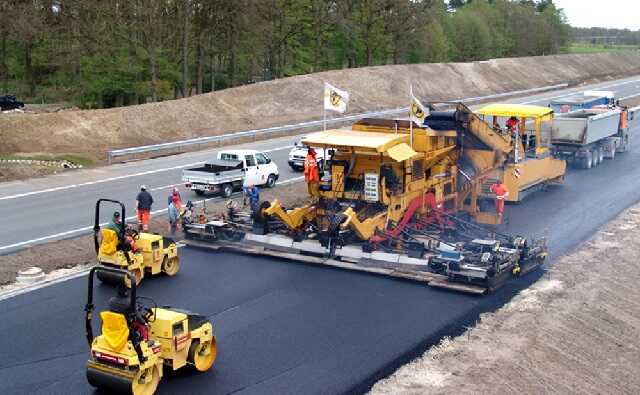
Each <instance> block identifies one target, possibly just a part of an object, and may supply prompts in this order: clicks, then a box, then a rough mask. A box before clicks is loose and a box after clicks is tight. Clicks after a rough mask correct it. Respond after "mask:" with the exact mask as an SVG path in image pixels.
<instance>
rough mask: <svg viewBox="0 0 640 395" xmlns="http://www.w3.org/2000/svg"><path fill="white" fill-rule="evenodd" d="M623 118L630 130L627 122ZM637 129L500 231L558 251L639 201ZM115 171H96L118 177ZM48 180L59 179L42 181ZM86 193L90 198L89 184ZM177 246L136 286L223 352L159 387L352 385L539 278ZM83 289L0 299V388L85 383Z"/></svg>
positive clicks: (72, 285)
mask: <svg viewBox="0 0 640 395" xmlns="http://www.w3.org/2000/svg"><path fill="white" fill-rule="evenodd" d="M638 85H640V82H637V81H634V82H633V83H628V84H624V85H618V86H616V87H614V88H613V89H619V90H618V95H619V96H625V95H632V94H636V93H637V92H640V88H639V87H638ZM623 88H624V89H623ZM583 89H584V88H583ZM559 94H560V93H556V95H559ZM548 96H553V95H549V94H548V95H547V97H548ZM633 126H634V130H633V131H634V132H638V131H639V129H638V127H637V124H634V125H633ZM639 142H640V139H639V138H637V136H632V148H631V151H630V152H628V153H625V154H622V155H619V156H616V158H615V159H614V160H606V161H605V162H604V163H603V164H601V165H600V166H599V167H596V168H595V169H591V170H574V169H571V170H570V171H569V172H568V175H567V178H566V181H565V183H564V185H562V186H558V187H554V188H550V189H549V190H548V191H546V192H541V193H536V194H533V195H531V196H530V197H528V198H527V199H526V200H525V201H524V202H522V203H521V204H519V205H510V206H508V208H507V216H508V219H509V224H508V225H507V226H506V228H507V230H508V231H511V232H514V233H522V234H526V235H531V234H533V235H546V236H548V237H549V240H550V243H549V245H550V248H551V252H552V254H553V255H556V256H557V255H558V254H561V253H564V252H566V251H567V250H568V249H570V248H572V247H574V246H576V245H577V243H579V242H580V241H582V240H584V239H586V238H588V237H589V236H590V235H592V234H593V232H594V231H595V230H596V229H597V228H598V227H599V226H601V225H602V224H604V223H606V222H607V221H609V220H610V219H611V218H613V217H614V216H615V215H617V214H618V213H619V212H620V211H622V210H623V209H625V208H626V207H628V206H630V205H631V204H633V203H635V202H637V201H639V200H640V188H637V187H636V186H637V185H639V181H640V147H639V146H637V145H634V144H638V143H639ZM264 144H269V143H268V142H265V143H264ZM287 151H288V149H285V150H282V152H279V151H273V152H272V157H273V158H274V159H275V160H276V161H278V160H282V159H278V158H284V157H285V156H286V152H287ZM277 152H279V153H280V154H281V157H280V156H277V155H276V153H277ZM190 155H191V157H193V155H196V154H190ZM198 155H200V154H198ZM173 159H175V160H178V159H180V158H173ZM164 160H167V158H164ZM185 163H187V162H185ZM279 164H280V163H279ZM143 165H145V166H146V164H141V165H140V166H143ZM126 166H129V165H123V166H121V167H116V168H114V169H113V170H112V172H117V171H121V169H122V167H126ZM174 166H176V165H174ZM281 168H282V169H284V166H282V165H281ZM137 171H145V170H144V168H138V170H137ZM114 174H117V173H111V174H109V175H105V174H103V177H114V176H117V175H114ZM154 174H155V173H154ZM167 174H168V173H165V174H161V175H158V177H159V179H158V181H159V182H160V183H162V182H164V183H167V181H168V180H167V178H168V175H167ZM160 176H162V177H160ZM294 176H295V175H294ZM96 179H97V178H96ZM46 181H47V182H50V181H49V180H46ZM56 182H57V181H56ZM75 182H78V181H77V180H76V181H75ZM81 182H86V181H81ZM145 182H146V183H147V185H149V186H150V187H151V186H152V185H153V184H152V183H151V182H150V181H147V180H146V179H145ZM169 182H170V180H169ZM120 183H122V185H121V188H122V191H123V193H130V196H133V195H134V194H135V190H134V191H131V192H129V188H130V187H131V185H127V183H130V184H132V185H136V184H137V183H138V181H137V180H136V179H133V180H128V179H120V180H116V181H113V182H111V181H108V182H103V183H101V184H91V185H88V186H81V187H75V188H72V189H74V190H75V191H74V192H78V191H81V190H83V189H92V188H93V187H94V185H101V186H98V188H99V189H98V190H97V191H95V192H94V193H99V192H100V189H102V188H104V190H108V191H109V192H111V191H112V187H113V186H114V185H119V184H120ZM158 186H162V184H158ZM51 187H55V185H54V186H46V187H45V188H51ZM16 188H18V186H16ZM23 188H24V187H23ZM68 192H70V191H69V190H66V193H65V194H62V196H67V195H69V193H68ZM13 193H25V190H23V191H20V190H16V191H14V192H13ZM50 193H51V194H56V193H58V192H50ZM112 193H113V192H112ZM3 196H7V195H6V191H5V192H3ZM49 196H50V195H49V193H47V192H44V193H40V194H34V195H29V196H28V197H29V198H32V197H33V198H35V197H38V199H40V202H41V203H40V205H45V204H50V202H51V201H52V200H48V197H49ZM51 196H52V195H51ZM83 196H84V195H83ZM112 196H114V195H112ZM116 197H118V196H116ZM85 198H86V199H94V197H91V193H89V192H87V195H86V196H85ZM126 198H127V196H126V195H124V199H125V200H126ZM129 199H132V198H129ZM14 200H21V199H17V198H16V199H5V200H4V201H0V202H2V203H0V205H2V206H3V209H4V205H5V204H6V203H7V202H12V201H14ZM91 203H92V202H91ZM40 205H37V204H35V203H34V206H37V207H40ZM80 221H84V222H79V223H78V224H79V226H83V225H88V224H87V222H86V221H87V220H86V219H84V220H82V219H81V220H80ZM42 222H45V221H44V220H43V221H42ZM78 224H76V225H78ZM72 225H73V224H72ZM25 229H26V230H28V229H29V227H25ZM33 229H38V228H37V227H33ZM62 229H64V228H62ZM31 236H32V237H33V235H31ZM181 254H182V261H183V268H182V271H181V272H180V274H179V275H178V276H177V277H175V278H162V277H161V278H155V279H149V280H147V281H145V282H144V283H143V285H142V288H141V294H143V295H146V296H150V297H152V298H154V299H155V300H156V301H157V302H158V304H161V305H162V304H171V305H174V306H176V307H184V308H188V309H191V310H193V311H197V312H201V313H204V314H207V315H209V316H210V317H211V318H212V319H213V321H214V325H215V327H216V333H217V336H218V344H219V360H218V361H217V363H216V365H214V369H213V370H212V371H210V372H208V373H206V374H193V373H189V372H183V373H179V374H174V375H169V376H167V377H165V378H164V379H163V380H162V382H161V384H160V388H159V393H166V394H169V393H178V392H180V393H194V394H195V393H231V392H242V393H261V394H263V393H278V394H283V393H292V394H293V393H296V394H299V393H343V392H362V391H365V390H366V389H367V388H368V386H369V385H371V384H372V383H373V382H374V381H375V380H377V379H379V378H381V377H383V376H384V375H386V374H388V373H390V372H391V371H392V370H393V369H394V368H396V367H398V366H399V365H400V364H402V363H404V362H406V361H407V360H408V359H410V358H411V357H413V356H415V355H418V354H419V353H420V352H422V351H423V350H425V349H426V348H427V347H428V346H429V345H431V344H433V343H435V342H437V341H438V340H439V339H440V338H441V337H442V336H444V335H451V334H456V333H459V332H460V331H461V330H463V329H464V326H465V325H468V324H470V323H473V321H474V320H475V319H476V317H477V315H478V314H479V313H480V312H482V311H487V310H491V309H493V308H495V307H497V306H499V305H501V304H502V303H504V302H505V301H506V300H508V299H509V298H510V296H511V295H513V293H515V292H517V291H518V290H519V289H521V288H522V287H524V286H526V285H528V283H530V282H531V281H533V280H534V279H535V278H534V277H532V276H527V277H525V278H524V279H521V280H519V281H518V282H514V283H510V284H508V285H507V286H506V287H505V288H503V289H501V290H500V291H499V292H497V293H496V294H493V295H490V296H486V297H474V296H467V295H461V294H455V293H450V292H446V291H438V290H434V289H430V288H428V287H425V286H424V285H420V284H416V283H412V282H406V281H399V280H393V279H388V278H384V277H379V276H375V275H369V274H362V273H353V272H347V271H341V270H338V269H328V268H319V267H314V266H310V265H303V264H293V263H286V262H283V261H277V260H274V259H270V258H265V257H248V256H242V255H231V254H226V253H220V254H216V253H210V252H204V251H200V250H197V249H191V248H187V249H183V250H181ZM533 275H534V276H535V275H540V273H534V274H533ZM97 288H98V291H97V294H96V297H97V298H98V300H100V299H102V300H106V299H107V298H108V297H109V296H110V295H111V294H112V292H113V289H112V288H110V287H106V286H98V287H97ZM85 295H86V279H85V278H84V277H81V278H77V279H73V280H69V281H66V282H63V283H59V284H56V285H53V286H49V287H45V288H42V289H40V290H37V291H33V292H29V293H27V294H23V295H19V296H16V297H13V298H11V299H8V300H4V301H2V302H0V315H1V316H2V317H3V320H2V321H1V322H0V350H2V352H1V353H0V393H43V394H44V393H47V394H49V393H65V394H66V393H92V390H91V388H90V387H89V386H88V384H87V383H86V379H85V377H84V362H85V361H86V358H87V356H88V346H87V344H86V341H85V339H84V328H83V321H82V320H83V303H84V301H83V298H85V297H86V296H85ZM98 309H100V307H98ZM96 329H97V327H96Z"/></svg>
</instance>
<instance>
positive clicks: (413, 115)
mask: <svg viewBox="0 0 640 395" xmlns="http://www.w3.org/2000/svg"><path fill="white" fill-rule="evenodd" d="M409 94H410V95H411V106H409V118H410V119H411V121H413V122H415V123H416V124H417V125H418V126H420V127H422V125H423V124H424V119H425V118H426V117H428V116H429V109H428V108H426V107H425V106H423V105H422V103H420V100H418V98H417V97H415V96H414V95H413V87H411V88H410V91H409Z"/></svg>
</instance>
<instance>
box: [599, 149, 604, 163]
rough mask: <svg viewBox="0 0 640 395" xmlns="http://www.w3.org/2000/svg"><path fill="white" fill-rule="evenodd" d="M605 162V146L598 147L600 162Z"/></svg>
mask: <svg viewBox="0 0 640 395" xmlns="http://www.w3.org/2000/svg"><path fill="white" fill-rule="evenodd" d="M602 162H604V147H598V164H600V163H602Z"/></svg>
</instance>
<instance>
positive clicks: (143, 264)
mask: <svg viewBox="0 0 640 395" xmlns="http://www.w3.org/2000/svg"><path fill="white" fill-rule="evenodd" d="M103 203H113V204H116V205H118V206H119V207H120V211H115V212H114V213H113V216H112V218H111V222H109V223H108V224H107V225H106V226H104V227H102V226H100V207H101V205H102V204H103ZM125 218H126V217H125V207H124V204H122V203H121V202H119V201H117V200H111V199H99V200H98V201H97V202H96V209H95V220H94V225H93V241H94V246H95V251H96V255H97V258H98V263H99V264H100V265H102V266H107V267H113V268H120V269H125V270H128V271H129V272H131V274H133V278H134V279H135V283H136V284H140V282H141V281H142V279H143V278H144V277H145V276H147V275H157V274H160V273H165V274H167V275H169V276H174V275H176V274H177V273H178V271H179V270H180V259H179V257H178V247H177V246H176V243H175V241H174V240H172V239H170V238H168V237H164V236H162V235H158V234H154V233H139V232H138V231H137V230H135V229H133V228H131V227H128V226H127V225H126V224H125ZM98 278H99V279H100V280H101V281H105V282H108V283H112V282H113V281H114V280H113V279H111V278H110V276H109V274H108V273H99V275H98ZM127 281H128V280H127Z"/></svg>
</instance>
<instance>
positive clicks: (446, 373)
mask: <svg viewBox="0 0 640 395" xmlns="http://www.w3.org/2000/svg"><path fill="white" fill-rule="evenodd" d="M638 262H640V205H637V206H635V207H634V208H632V209H629V210H627V211H626V212H625V213H623V214H621V215H620V216H619V217H618V218H617V219H616V220H614V221H613V222H611V223H610V224H608V225H607V226H605V227H604V228H603V229H602V230H601V231H600V232H598V234H597V235H596V236H595V237H594V238H593V239H592V240H590V241H589V242H586V243H585V244H583V245H582V246H581V247H580V248H579V249H577V250H576V251H575V252H573V253H571V254H569V255H567V256H565V257H564V258H562V259H561V260H560V261H558V262H557V263H556V264H555V265H554V267H553V269H552V271H551V272H550V273H551V274H550V276H549V277H545V278H543V279H541V280H539V281H538V282H537V283H536V284H535V285H534V286H532V287H531V288H529V289H526V290H524V291H522V292H521V293H520V295H519V296H517V297H516V298H514V299H513V300H512V301H511V302H510V303H509V304H507V305H505V306H504V307H503V308H501V309H500V310H498V311H497V312H495V313H489V314H484V315H482V317H481V322H480V323H479V324H478V325H477V326H476V327H475V328H474V329H472V330H471V331H470V332H469V333H468V334H465V335H462V336H460V337H458V338H456V339H453V340H452V339H445V340H444V341H443V342H442V343H441V344H440V345H439V346H437V347H433V348H432V349H430V350H429V351H427V352H426V353H425V354H424V355H423V356H422V357H421V358H419V359H417V360H415V361H414V362H411V363H409V364H407V365H405V366H403V367H402V368H400V369H399V370H398V371H396V373H394V374H393V375H392V376H391V377H389V378H387V379H385V380H382V381H380V382H379V383H378V384H376V385H375V386H374V387H373V389H372V391H371V393H372V394H432V393H436V394H448V393H456V394H471V393H474V394H505V393H509V394H520V393H531V394H548V393H556V394H585V393H589V394H613V393H616V394H637V393H640V375H638V371H639V370H640V288H639V287H638V283H639V282H640V265H639V264H638Z"/></svg>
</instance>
